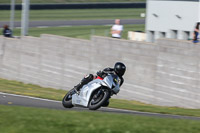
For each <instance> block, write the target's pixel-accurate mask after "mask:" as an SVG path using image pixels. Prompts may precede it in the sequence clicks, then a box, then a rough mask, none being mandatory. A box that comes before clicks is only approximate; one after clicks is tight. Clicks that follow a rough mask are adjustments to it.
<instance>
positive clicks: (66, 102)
mask: <svg viewBox="0 0 200 133" xmlns="http://www.w3.org/2000/svg"><path fill="white" fill-rule="evenodd" d="M119 91H120V78H119V77H118V76H117V75H116V74H108V75H107V76H106V77H105V78H104V79H100V78H97V79H94V80H93V81H91V82H89V83H88V84H86V85H84V86H83V87H82V88H81V89H80V92H79V93H77V92H76V91H75V90H74V89H72V90H70V91H68V93H67V94H66V95H65V96H64V98H63V100H62V104H63V106H64V107H65V108H72V107H74V106H81V107H86V108H89V109H90V110H96V109H99V108H100V107H102V106H104V107H106V106H108V105H109V99H110V98H111V96H112V95H113V94H117V93H118V92H119Z"/></svg>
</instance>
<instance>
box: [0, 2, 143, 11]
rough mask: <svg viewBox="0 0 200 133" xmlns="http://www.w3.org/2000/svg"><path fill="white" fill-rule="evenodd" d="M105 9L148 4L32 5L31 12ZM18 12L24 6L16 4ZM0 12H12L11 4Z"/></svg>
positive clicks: (0, 8)
mask: <svg viewBox="0 0 200 133" xmlns="http://www.w3.org/2000/svg"><path fill="white" fill-rule="evenodd" d="M101 8H102V9H103V8H146V3H81V4H31V5H30V9H31V10H40V9H101ZM15 9H16V10H21V9H22V5H21V4H16V5H15ZM0 10H10V4H0Z"/></svg>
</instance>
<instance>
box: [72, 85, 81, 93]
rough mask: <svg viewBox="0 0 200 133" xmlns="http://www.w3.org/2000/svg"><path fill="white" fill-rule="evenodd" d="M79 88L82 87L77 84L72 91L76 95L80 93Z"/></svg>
mask: <svg viewBox="0 0 200 133" xmlns="http://www.w3.org/2000/svg"><path fill="white" fill-rule="evenodd" d="M81 87H82V84H81V83H79V84H77V85H76V86H74V90H75V91H76V93H77V94H79V93H80V89H81Z"/></svg>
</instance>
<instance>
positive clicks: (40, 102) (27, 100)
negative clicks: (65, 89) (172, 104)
mask: <svg viewBox="0 0 200 133" xmlns="http://www.w3.org/2000/svg"><path fill="white" fill-rule="evenodd" d="M0 104H2V105H10V106H11V105H17V106H25V107H37V108H48V109H57V110H66V111H90V110H88V109H87V108H81V107H74V108H72V109H66V108H64V107H63V106H62V103H61V101H55V100H48V99H42V98H36V97H30V96H22V95H15V94H8V93H2V92H0ZM96 111H98V112H109V113H119V114H129V115H141V116H150V117H161V118H174V119H188V120H198V121H199V120H200V117H192V116H180V115H170V114H159V113H149V112H139V111H130V110H124V109H114V108H108V107H102V108H100V109H98V110H96Z"/></svg>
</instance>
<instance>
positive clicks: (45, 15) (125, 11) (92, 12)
mask: <svg viewBox="0 0 200 133" xmlns="http://www.w3.org/2000/svg"><path fill="white" fill-rule="evenodd" d="M145 12H146V9H145V8H120V9H57V10H30V14H29V15H30V21H38V20H52V21H53V20H55V21H59V20H96V19H116V18H119V19H144V18H141V17H140V14H141V13H145ZM0 16H1V21H9V20H10V11H9V10H1V12H0ZM20 20H21V10H16V11H15V21H20ZM113 23H114V22H113Z"/></svg>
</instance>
